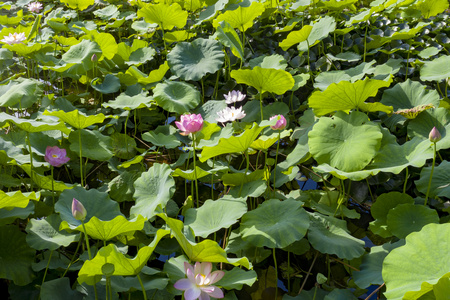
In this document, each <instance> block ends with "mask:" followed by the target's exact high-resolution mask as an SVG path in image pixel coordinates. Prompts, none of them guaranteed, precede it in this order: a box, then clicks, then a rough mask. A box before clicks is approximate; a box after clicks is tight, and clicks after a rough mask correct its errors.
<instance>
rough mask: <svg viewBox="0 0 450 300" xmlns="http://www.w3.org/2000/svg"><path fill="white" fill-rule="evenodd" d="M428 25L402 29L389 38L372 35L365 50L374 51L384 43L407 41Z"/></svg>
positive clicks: (422, 23) (422, 24) (420, 23)
mask: <svg viewBox="0 0 450 300" xmlns="http://www.w3.org/2000/svg"><path fill="white" fill-rule="evenodd" d="M427 25H430V23H424V22H419V23H418V24H417V25H416V26H415V27H413V28H409V27H407V28H404V29H402V30H399V31H397V32H394V33H393V34H392V35H390V36H380V35H372V36H371V38H372V40H371V41H370V42H369V43H367V45H366V48H367V49H368V50H370V49H376V48H380V47H381V46H383V45H384V44H386V43H389V42H392V41H395V40H408V39H412V38H414V37H415V36H416V35H417V34H418V33H419V32H421V31H422V28H424V27H425V26H427Z"/></svg>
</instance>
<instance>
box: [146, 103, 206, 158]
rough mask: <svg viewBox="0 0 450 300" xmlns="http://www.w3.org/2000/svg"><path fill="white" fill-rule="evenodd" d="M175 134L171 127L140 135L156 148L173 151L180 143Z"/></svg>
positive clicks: (160, 127) (159, 127)
mask: <svg viewBox="0 0 450 300" xmlns="http://www.w3.org/2000/svg"><path fill="white" fill-rule="evenodd" d="M208 102H210V101H208ZM203 126H204V125H203ZM176 132H177V130H176V129H175V128H174V127H173V126H169V125H167V126H158V128H156V130H153V131H149V132H145V133H144V134H142V139H143V140H144V141H146V142H150V143H152V144H153V145H155V146H157V147H165V148H167V149H173V148H176V147H178V146H180V145H181V142H180V141H179V140H178V139H177V137H176V136H175V133H176Z"/></svg>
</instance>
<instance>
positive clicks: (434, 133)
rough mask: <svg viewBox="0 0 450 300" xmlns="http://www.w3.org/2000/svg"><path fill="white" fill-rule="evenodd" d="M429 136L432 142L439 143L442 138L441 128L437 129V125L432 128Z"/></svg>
mask: <svg viewBox="0 0 450 300" xmlns="http://www.w3.org/2000/svg"><path fill="white" fill-rule="evenodd" d="M428 138H429V139H430V141H431V142H433V143H437V142H439V141H440V140H441V138H442V136H441V133H440V132H439V130H437V128H436V126H435V127H433V129H431V131H430V134H429V135H428Z"/></svg>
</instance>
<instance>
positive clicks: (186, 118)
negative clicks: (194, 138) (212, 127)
mask: <svg viewBox="0 0 450 300" xmlns="http://www.w3.org/2000/svg"><path fill="white" fill-rule="evenodd" d="M175 125H177V127H178V129H180V130H181V134H182V135H189V134H191V133H196V132H197V131H200V130H202V128H203V118H202V115H201V114H198V115H196V114H190V115H182V116H181V117H180V121H179V122H175Z"/></svg>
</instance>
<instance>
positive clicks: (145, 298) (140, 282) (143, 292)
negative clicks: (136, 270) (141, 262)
mask: <svg viewBox="0 0 450 300" xmlns="http://www.w3.org/2000/svg"><path fill="white" fill-rule="evenodd" d="M136 277H137V279H138V280H139V284H140V285H141V289H142V295H143V296H144V300H147V293H146V292H145V287H144V284H143V283H142V279H141V276H139V274H137V275H136Z"/></svg>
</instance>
